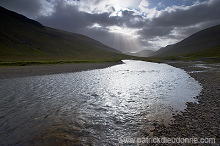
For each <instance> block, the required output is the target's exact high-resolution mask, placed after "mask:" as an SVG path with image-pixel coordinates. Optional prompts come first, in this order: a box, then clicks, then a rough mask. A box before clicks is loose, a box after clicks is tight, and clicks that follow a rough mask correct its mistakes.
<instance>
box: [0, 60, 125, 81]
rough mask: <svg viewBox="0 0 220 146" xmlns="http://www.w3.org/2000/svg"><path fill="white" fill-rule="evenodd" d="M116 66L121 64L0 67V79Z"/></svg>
mask: <svg viewBox="0 0 220 146" xmlns="http://www.w3.org/2000/svg"><path fill="white" fill-rule="evenodd" d="M118 64H121V62H115V63H112V62H111V63H75V64H57V65H36V66H35V65H34V66H17V67H1V68H0V79H5V78H17V77H27V76H41V75H50V74H60V73H70V72H79V71H86V70H92V69H101V68H107V67H110V66H113V65H118Z"/></svg>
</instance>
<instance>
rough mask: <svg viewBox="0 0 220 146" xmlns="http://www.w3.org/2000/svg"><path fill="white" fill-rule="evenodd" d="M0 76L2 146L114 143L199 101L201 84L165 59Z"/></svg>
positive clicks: (169, 117)
mask: <svg viewBox="0 0 220 146" xmlns="http://www.w3.org/2000/svg"><path fill="white" fill-rule="evenodd" d="M123 62H124V63H123V64H120V65H116V66H112V67H109V68H105V69H98V70H91V71H82V72H75V73H64V74H55V75H44V76H33V77H23V78H10V79H1V80H0V93H1V94H0V145H16V144H17V145H32V144H35V145H56V144H57V145H60V144H84V145H87V144H88V145H90V144H91V145H117V144H118V143H119V139H120V138H123V137H137V136H139V137H140V136H144V135H146V133H150V130H149V129H150V128H149V127H150V126H151V125H152V123H154V122H159V123H162V124H167V123H168V122H169V121H170V119H171V117H172V113H176V112H179V111H182V110H184V109H185V108H186V104H185V103H186V102H197V101H196V99H195V98H194V97H196V96H197V95H198V94H199V93H200V92H201V88H202V87H201V86H200V84H199V83H198V82H197V81H195V80H194V79H193V78H192V77H190V76H189V75H188V74H187V73H186V72H185V71H183V70H181V69H178V68H175V67H172V66H169V65H167V64H158V63H149V62H143V61H134V60H123Z"/></svg>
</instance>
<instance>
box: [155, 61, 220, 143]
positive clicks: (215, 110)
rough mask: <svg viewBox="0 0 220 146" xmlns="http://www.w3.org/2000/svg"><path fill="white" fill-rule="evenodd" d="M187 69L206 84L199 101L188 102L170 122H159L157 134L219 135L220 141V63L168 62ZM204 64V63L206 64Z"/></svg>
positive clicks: (210, 136)
mask: <svg viewBox="0 0 220 146" xmlns="http://www.w3.org/2000/svg"><path fill="white" fill-rule="evenodd" d="M166 64H169V65H171V66H174V67H177V68H180V69H183V70H185V71H186V72H187V73H188V74H189V75H190V76H191V77H193V78H194V79H195V80H197V81H198V82H199V83H200V84H201V85H202V87H203V89H202V91H201V93H200V95H198V96H197V99H198V104H197V103H191V102H188V103H187V104H186V105H187V107H186V109H185V110H184V111H182V112H181V113H179V114H177V115H174V116H173V118H174V120H173V122H172V123H171V124H169V126H167V127H166V126H165V125H159V124H156V123H155V125H156V126H155V127H156V128H155V130H154V131H152V132H153V135H154V136H156V137H181V138H192V137H195V138H215V142H216V144H217V145H218V144H220V125H219V123H220V116H219V114H220V86H219V85H220V84H219V83H220V65H218V66H212V65H213V64H208V63H204V62H166ZM203 65H204V66H203Z"/></svg>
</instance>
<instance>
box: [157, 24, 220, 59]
mask: <svg viewBox="0 0 220 146" xmlns="http://www.w3.org/2000/svg"><path fill="white" fill-rule="evenodd" d="M219 47H220V25H217V26H214V27H210V28H207V29H205V30H202V31H199V32H197V33H195V34H193V35H191V36H189V37H188V38H186V39H184V40H182V41H180V42H179V43H176V44H174V45H168V46H167V47H164V48H161V49H160V50H158V51H157V52H155V53H154V56H179V55H189V54H197V53H200V54H203V55H204V56H205V54H210V52H209V51H211V52H213V50H216V51H217V52H216V54H213V53H212V54H213V55H214V56H219V55H220V52H219V49H216V48H219ZM211 56H212V55H211Z"/></svg>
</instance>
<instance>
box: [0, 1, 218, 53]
mask: <svg viewBox="0 0 220 146" xmlns="http://www.w3.org/2000/svg"><path fill="white" fill-rule="evenodd" d="M0 5H1V6H3V7H5V8H7V9H10V10H13V11H16V12H18V13H20V14H23V15H25V16H27V17H29V18H32V19H34V20H37V21H39V22H41V23H42V24H43V25H45V26H50V27H54V28H58V29H62V30H66V31H70V32H76V33H80V34H84V35H87V36H89V37H91V38H94V39H96V40H98V41H100V42H102V43H104V44H106V45H109V46H111V47H114V48H116V49H119V50H121V51H124V52H127V51H131V52H135V51H139V50H143V49H147V50H158V49H159V48H161V47H164V46H166V45H169V44H173V43H176V42H178V41H180V40H182V39H184V38H186V37H188V36H189V35H191V34H193V33H195V32H197V31H199V30H202V29H204V28H207V27H210V26H214V25H217V24H220V0H0Z"/></svg>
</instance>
